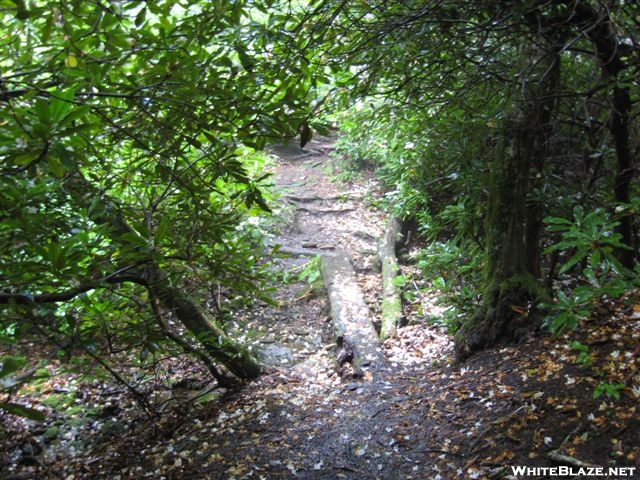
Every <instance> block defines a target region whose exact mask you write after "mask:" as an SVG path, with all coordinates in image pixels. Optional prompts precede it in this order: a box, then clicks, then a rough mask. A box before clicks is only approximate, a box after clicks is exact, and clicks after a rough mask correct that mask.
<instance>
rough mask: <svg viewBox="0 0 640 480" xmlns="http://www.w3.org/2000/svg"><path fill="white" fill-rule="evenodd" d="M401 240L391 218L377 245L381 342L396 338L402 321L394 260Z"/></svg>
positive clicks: (396, 221) (398, 226) (399, 229)
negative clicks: (380, 278) (380, 284)
mask: <svg viewBox="0 0 640 480" xmlns="http://www.w3.org/2000/svg"><path fill="white" fill-rule="evenodd" d="M402 238H403V236H402V224H401V222H400V220H399V219H398V218H396V217H391V219H390V220H389V223H388V225H387V229H386V231H385V233H384V236H383V237H382V238H381V239H380V242H379V243H378V258H379V259H380V265H381V267H382V312H381V318H380V340H381V341H385V340H386V339H387V338H392V337H395V336H396V332H397V328H398V323H399V322H400V320H401V319H402V299H401V297H400V289H399V288H398V283H397V277H398V273H399V268H398V261H397V259H396V249H397V247H398V245H399V243H400V242H401V240H402Z"/></svg>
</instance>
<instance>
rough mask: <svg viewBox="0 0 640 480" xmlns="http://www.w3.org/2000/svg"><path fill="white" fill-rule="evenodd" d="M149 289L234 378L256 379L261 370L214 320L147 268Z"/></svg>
mask: <svg viewBox="0 0 640 480" xmlns="http://www.w3.org/2000/svg"><path fill="white" fill-rule="evenodd" d="M147 270H148V273H147V277H148V279H147V282H148V288H149V291H150V292H151V294H152V296H153V297H155V298H157V299H158V301H160V302H161V305H162V307H164V308H165V309H167V310H169V311H171V312H172V313H173V315H175V317H176V318H177V319H178V320H179V321H180V323H182V325H184V326H185V328H186V329H187V330H188V331H189V332H190V333H191V334H193V335H194V337H196V339H197V340H198V341H199V342H200V344H201V345H202V346H203V347H204V349H205V351H206V353H207V354H208V355H209V356H211V357H212V358H214V359H215V360H217V361H218V362H220V363H221V364H222V365H224V366H225V367H227V368H228V369H229V371H230V372H231V373H233V374H234V375H235V376H236V377H238V378H242V379H251V378H257V377H258V376H260V374H261V373H262V370H263V367H262V365H261V364H260V363H259V362H258V360H256V359H255V358H254V357H253V356H252V355H251V354H249V352H248V351H247V350H246V349H244V348H242V347H241V346H240V345H238V344H237V343H235V342H233V341H232V340H231V339H230V338H229V337H228V336H227V334H226V333H225V332H224V330H223V329H222V327H221V326H220V325H219V324H218V322H217V321H216V319H215V318H214V317H213V315H211V314H210V313H209V312H208V311H207V310H206V309H205V308H203V307H202V305H200V304H199V303H198V302H196V301H195V300H194V299H192V298H190V297H189V296H187V295H186V294H185V293H184V292H182V291H181V290H180V289H178V288H176V287H173V286H172V285H171V283H170V282H169V280H168V279H167V278H166V275H165V274H164V273H163V272H162V271H159V270H156V269H153V268H151V267H149V268H148V269H147Z"/></svg>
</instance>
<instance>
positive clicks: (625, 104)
mask: <svg viewBox="0 0 640 480" xmlns="http://www.w3.org/2000/svg"><path fill="white" fill-rule="evenodd" d="M573 21H574V22H575V23H576V24H577V26H578V27H579V28H580V29H581V30H582V31H584V32H585V34H586V36H587V37H588V38H589V39H590V40H591V41H592V42H593V46H594V50H595V55H596V56H597V58H598V60H599V61H600V68H601V69H602V71H603V73H604V79H605V81H607V82H608V83H610V84H611V85H612V90H611V117H610V119H609V123H608V126H609V131H610V132H611V135H612V136H613V141H614V146H615V150H616V159H617V164H618V165H617V167H618V169H617V173H616V177H615V181H614V184H613V193H614V198H615V200H616V202H618V203H622V204H627V203H629V202H630V200H631V199H630V190H631V188H630V187H631V182H632V181H633V178H634V175H635V167H634V163H635V162H634V158H633V157H634V156H633V152H632V150H631V141H630V138H631V127H630V125H631V106H632V100H631V94H630V92H629V87H627V86H624V80H623V79H621V78H620V76H621V73H622V72H623V71H625V70H627V69H628V68H629V65H628V64H626V63H625V62H624V60H623V57H622V55H623V52H625V49H626V48H628V46H625V45H624V44H623V43H622V42H620V41H619V39H618V38H617V35H616V33H615V32H614V31H613V29H612V28H611V18H610V17H609V15H608V13H605V12H597V11H595V10H594V9H593V7H591V6H590V5H588V4H587V3H586V2H580V3H579V4H577V5H576V16H575V17H574V19H573ZM617 231H618V233H620V235H621V236H622V242H623V243H624V244H626V245H628V246H629V247H631V248H630V249H628V250H627V249H625V250H620V251H619V252H617V254H618V257H619V259H620V263H622V265H623V266H625V267H627V268H629V269H632V268H633V267H634V265H635V262H636V255H637V253H636V252H637V238H636V234H635V232H634V228H633V214H632V213H627V214H624V215H622V216H621V217H620V225H619V226H618V227H617Z"/></svg>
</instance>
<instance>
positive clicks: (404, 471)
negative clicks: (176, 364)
mask: <svg viewBox="0 0 640 480" xmlns="http://www.w3.org/2000/svg"><path fill="white" fill-rule="evenodd" d="M305 150H306V151H301V150H300V149H298V148H296V147H294V146H288V147H282V148H279V149H276V150H275V151H274V153H275V154H276V155H277V156H278V157H279V160H278V163H277V166H276V168H275V176H274V182H275V183H276V185H277V186H278V187H279V188H280V189H281V190H282V196H281V198H280V199H279V200H276V202H274V203H279V206H278V207H277V209H276V213H277V216H278V218H279V221H278V232H277V233H274V234H273V238H272V242H273V244H279V245H281V250H282V251H283V252H284V253H285V254H286V255H283V256H282V257H279V259H278V267H277V268H276V269H275V270H274V277H273V278H274V284H275V285H276V286H277V288H276V290H275V291H274V301H275V304H274V305H263V304H256V305H254V306H253V307H252V308H250V309H247V310H243V311H239V312H237V317H238V322H237V323H236V324H234V325H229V328H231V329H236V333H244V334H245V336H246V338H245V341H246V342H247V344H249V345H250V347H251V348H252V350H253V351H254V352H260V355H261V358H262V360H263V361H264V362H265V363H268V364H270V365H271V367H270V368H269V370H268V371H267V372H266V373H265V374H264V375H263V376H262V377H260V378H259V379H257V380H256V381H253V382H248V383H246V384H244V385H242V386H240V387H237V388H234V389H229V390H224V389H216V390H215V391H214V394H213V395H209V396H208V397H206V401H202V400H203V399H199V401H184V399H188V398H189V392H186V393H185V392H182V393H179V392H178V391H177V390H176V391H174V392H173V394H174V398H173V401H172V403H171V404H168V406H167V407H166V409H165V410H164V412H163V414H162V415H161V416H160V418H159V419H156V420H153V421H152V420H149V419H148V418H145V417H144V415H142V414H141V413H140V412H139V411H136V410H135V408H134V407H129V408H125V406H124V404H125V398H126V395H124V394H123V395H122V396H121V397H111V396H108V395H110V394H108V393H105V392H108V391H109V389H107V388H106V387H100V388H103V390H102V391H96V392H94V393H91V392H89V393H86V394H85V395H84V397H82V398H83V401H84V402H89V401H95V402H104V399H105V398H113V400H111V403H114V404H115V403H117V402H118V398H119V399H120V401H122V402H123V403H122V404H120V405H119V406H118V407H117V408H111V409H110V410H109V411H108V412H107V411H106V409H104V410H102V412H103V413H104V415H103V416H101V417H100V420H99V422H102V424H103V425H104V424H107V423H110V424H111V425H112V426H113V425H115V426H117V425H124V426H123V427H122V428H120V429H114V430H113V433H111V434H109V433H107V432H106V431H104V430H101V429H100V428H98V427H95V428H93V427H91V428H89V427H87V428H85V427H77V428H76V427H74V428H76V431H75V434H74V435H75V436H74V437H73V438H74V439H75V441H76V445H78V447H77V448H70V447H67V449H66V450H58V452H57V453H56V452H55V451H54V452H50V453H49V457H47V458H44V457H39V459H38V460H37V462H35V463H31V464H26V463H23V464H20V465H18V466H16V465H15V464H14V465H13V466H12V467H10V468H9V467H7V465H5V467H4V469H3V470H0V474H2V475H0V476H2V478H3V479H7V480H11V479H13V480H17V479H26V478H43V479H44V478H51V479H69V480H71V479H73V480H79V479H105V480H106V479H109V480H114V479H121V480H124V479H140V478H152V479H175V480H178V479H180V480H186V479H194V480H196V479H198V480H199V479H225V480H226V479H228V480H231V479H281V478H282V479H284V478H286V479H289V478H292V479H318V480H324V479H326V480H329V479H331V480H333V479H348V480H360V479H385V480H388V479H399V480H400V479H454V478H478V479H480V478H484V479H494V478H516V477H509V476H508V475H510V474H511V470H510V466H516V465H527V466H550V465H553V464H557V463H556V462H554V461H552V460H550V458H549V454H550V453H553V452H555V453H556V454H562V455H565V456H566V457H567V458H569V459H573V460H576V461H578V460H581V461H584V462H587V463H589V464H596V465H600V466H608V465H611V464H612V462H615V460H616V458H618V459H619V460H620V462H623V463H622V464H624V465H630V464H631V465H633V464H634V462H636V463H637V461H638V460H637V459H638V456H639V454H640V447H638V445H640V439H639V438H638V435H639V434H638V432H639V431H640V428H639V427H640V425H639V421H638V414H637V413H638V412H637V410H636V409H637V401H633V400H631V399H629V398H627V396H623V397H622V398H621V400H619V401H617V402H612V401H610V399H603V398H601V399H593V395H592V393H593V382H594V381H595V380H594V379H593V378H592V377H590V376H589V375H588V372H586V371H585V369H584V368H583V366H581V365H578V364H576V363H575V362H571V361H561V357H571V356H572V355H573V354H574V352H572V351H571V350H570V349H568V347H566V343H567V342H566V341H565V340H563V339H551V338H549V337H548V336H546V335H543V334H539V335H535V336H531V337H529V338H527V339H526V340H525V341H524V342H523V343H522V344H521V345H517V346H508V347H504V348H500V349H495V350H490V351H487V352H484V353H482V354H480V355H477V356H476V357H474V358H472V359H471V360H470V361H469V362H467V364H465V365H463V366H455V365H453V363H452V358H453V352H452V346H451V341H450V339H449V337H448V335H446V333H445V332H443V331H441V330H440V329H438V328H436V327H433V326H431V325H429V324H428V323H427V322H426V320H425V319H424V316H425V315H423V316H422V317H420V316H418V315H416V314H415V312H414V313H413V314H411V318H409V319H408V320H409V324H408V325H407V326H404V327H402V328H400V329H399V331H398V337H397V338H394V339H391V340H388V341H386V342H385V343H384V345H383V352H384V357H385V362H384V365H383V366H382V367H381V368H380V369H379V370H378V372H377V373H378V374H377V375H376V378H375V379H373V378H371V377H366V376H365V377H364V378H355V379H354V378H343V377H341V376H340V375H339V374H338V371H337V368H336V367H337V364H336V360H335V353H336V348H335V342H334V339H333V337H332V332H331V328H330V322H329V308H328V305H327V300H326V296H325V295H324V293H323V291H322V288H321V283H319V281H318V280H319V279H318V278H317V275H316V274H314V272H316V270H314V268H313V263H310V262H312V259H313V256H314V255H315V254H323V253H327V252H332V251H334V249H338V248H339V249H343V250H345V251H347V252H349V254H350V255H351V258H352V261H353V265H354V269H355V272H356V273H357V276H358V280H359V283H360V286H361V289H362V291H363V292H364V296H365V298H366V301H367V303H368V304H369V306H370V310H371V313H372V316H373V318H374V319H375V317H376V315H377V313H378V308H379V303H380V298H379V297H380V278H379V277H380V275H379V272H378V270H377V268H376V266H375V251H376V242H377V239H378V238H379V237H380V236H381V235H382V230H383V226H382V225H383V223H384V215H383V213H382V212H380V211H379V210H376V209H374V208H371V207H370V205H371V203H373V202H372V200H373V201H375V198H376V195H380V192H379V189H378V187H377V186H376V184H375V182H374V181H373V180H370V179H369V180H367V179H358V180H357V181H354V182H352V183H347V182H340V181H335V179H332V176H335V175H337V174H338V173H339V168H338V164H337V163H336V161H335V160H334V159H333V158H332V157H331V156H330V155H329V154H330V152H331V150H332V146H331V144H330V143H329V142H325V141H320V142H312V143H311V144H310V145H309V146H308V147H307V148H306V149H305ZM303 272H305V273H303ZM611 309H612V310H611V312H609V314H607V315H604V314H603V315H602V316H601V318H600V319H599V320H597V322H596V323H595V324H594V328H595V329H596V331H599V332H601V334H602V337H603V338H605V340H604V341H602V342H601V343H598V344H597V348H598V349H600V350H597V351H596V350H595V348H596V347H594V350H593V354H594V355H597V354H601V355H611V354H612V353H613V352H619V355H618V357H625V352H627V351H632V345H633V338H634V335H635V334H637V331H638V330H637V328H638V322H640V320H638V318H637V317H635V318H634V317H633V316H632V317H631V319H630V318H629V315H628V313H629V312H628V311H626V310H622V307H620V306H616V305H612V306H611ZM638 316H640V315H638ZM247 331H252V332H253V335H251V336H247V335H246V332H247ZM613 331H616V332H619V333H620V336H619V337H616V339H609V340H606V338H609V337H606V334H607V332H613ZM625 332H627V333H628V335H625ZM634 332H635V333H634ZM585 343H586V340H585ZM616 358H617V357H616ZM565 360H566V359H565ZM629 365H630V366H628V369H629V370H628V371H629V373H631V371H632V365H633V362H631V363H630V364H629ZM625 368H627V367H625ZM633 368H636V367H633ZM177 373H178V374H185V373H186V374H187V375H188V374H189V373H191V372H189V371H188V370H185V369H184V368H182V369H181V370H180V369H177ZM593 375H595V373H594V374H593ZM177 380H178V378H176V381H177ZM59 388H62V387H59ZM65 388H66V387H65ZM77 388H80V387H77ZM180 395H182V397H180ZM181 398H182V399H183V400H181ZM129 403H131V402H129ZM72 420H73V418H69V419H68V422H69V423H71V422H72ZM96 423H97V422H96ZM92 428H93V430H92ZM100 432H102V433H100ZM67 433H68V432H67ZM65 435H66V434H65ZM42 436H43V432H42V431H38V430H35V429H32V430H31V431H29V433H28V436H27V434H25V436H24V437H22V438H23V440H20V442H24V438H41V437H42ZM62 436H64V435H61V437H62ZM21 444H22V443H21ZM80 444H82V448H80ZM47 448H49V450H51V449H52V448H53V447H52V446H49V447H47V446H46V445H45V451H46V449H47ZM5 450H6V451H5V455H4V458H5V459H6V458H8V456H9V455H10V454H11V451H10V449H9V447H7V445H6V444H5ZM14 458H17V457H15V456H14Z"/></svg>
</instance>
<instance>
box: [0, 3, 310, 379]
mask: <svg viewBox="0 0 640 480" xmlns="http://www.w3.org/2000/svg"><path fill="white" fill-rule="evenodd" d="M0 7H1V10H0V16H1V18H0V21H1V23H2V33H1V39H0V41H1V44H2V49H3V56H2V59H0V102H1V104H2V110H3V114H2V120H1V124H2V131H1V133H0V156H1V157H0V158H1V159H2V169H1V171H0V182H1V185H0V215H1V216H2V223H1V226H0V229H1V230H0V242H1V245H2V253H1V254H0V271H1V272H2V273H1V274H0V304H2V306H1V308H2V319H1V325H0V332H1V338H2V340H3V341H4V342H15V341H19V339H20V338H21V337H22V336H23V335H25V334H27V333H29V334H33V333H36V334H38V335H42V336H44V337H46V338H48V339H49V340H52V341H54V342H56V343H57V344H58V345H59V346H60V348H61V349H62V350H63V351H64V352H66V353H67V354H68V353H73V352H79V351H80V352H82V351H84V353H85V354H90V355H92V356H96V357H98V356H100V358H101V356H102V355H104V354H116V353H118V352H123V351H124V352H138V354H139V356H140V359H141V361H142V362H144V361H145V360H146V359H148V358H152V357H153V355H151V356H150V355H149V354H150V353H151V354H156V353H158V352H160V351H161V350H162V349H164V348H167V341H168V342H169V344H177V345H178V346H179V347H180V349H183V350H187V351H189V352H190V353H194V352H195V353H197V354H198V355H200V356H201V358H203V359H205V360H206V359H207V358H208V359H209V360H208V362H210V361H211V358H213V359H215V360H217V361H220V362H221V363H223V364H227V366H228V367H230V369H231V370H232V371H233V373H235V374H236V375H239V376H253V375H255V374H257V373H258V370H259V369H257V367H256V365H255V364H253V363H252V362H251V359H250V356H249V355H248V354H247V353H246V352H245V351H244V350H243V349H242V348H241V347H240V346H238V345H235V344H234V342H233V341H232V340H231V339H228V338H227V337H226V335H225V333H224V330H223V328H222V327H221V325H220V323H219V322H218V320H219V319H220V318H222V317H223V316H224V315H223V313H224V311H222V312H220V311H219V312H218V313H217V315H216V316H217V317H218V318H214V317H213V316H212V315H210V314H209V312H211V311H212V310H215V308H217V309H218V310H224V305H222V304H220V302H218V304H217V305H211V304H205V303H206V302H209V301H210V299H211V300H212V299H213V298H218V299H221V298H222V299H224V298H228V299H235V298H238V297H242V298H248V297H249V296H251V295H254V296H255V295H257V296H262V297H263V298H264V299H265V300H268V296H265V295H264V292H263V293H261V291H262V289H263V286H262V284H261V282H260V280H259V277H260V272H261V270H262V269H263V266H264V258H267V255H264V256H261V255H260V254H259V252H260V250H259V249H256V247H259V243H258V244H256V241H258V242H259V238H258V237H259V235H258V236H257V235H256V228H257V227H256V222H255V221H247V219H248V218H249V217H251V216H255V215H258V214H260V213H264V212H265V211H268V210H269V207H268V206H267V202H266V200H265V197H264V194H263V192H262V190H261V185H262V184H264V180H265V178H266V174H265V169H264V166H265V162H268V156H266V155H265V154H264V153H262V152H261V149H262V147H263V146H264V145H265V144H267V143H268V142H276V141H282V139H283V138H289V137H292V136H293V135H294V134H295V132H296V131H297V129H298V128H299V127H300V125H301V124H303V123H305V121H306V119H307V117H308V115H309V112H310V110H311V109H312V108H313V106H312V104H311V102H310V100H309V99H310V96H309V95H310V90H311V88H312V82H314V80H313V75H311V74H308V73H309V72H308V71H307V70H306V68H307V67H306V64H305V62H304V61H303V60H304V58H302V57H298V56H296V55H295V52H293V50H292V51H291V52H292V53H289V51H284V50H282V49H281V48H280V46H279V45H281V44H282V43H283V42H285V41H287V39H288V38H289V35H290V34H289V32H288V31H287V29H288V28H290V25H289V23H290V16H288V15H287V14H286V13H283V12H278V11H275V10H268V9H267V7H266V6H263V5H261V4H260V3H259V2H246V3H245V2H223V1H216V2H196V1H193V2H180V3H175V2H169V1H155V2H141V1H130V2H99V1H95V2H93V1H91V2H76V1H71V2H67V1H60V2H29V3H28V4H25V3H24V2H22V1H16V2H13V1H10V0H8V1H3V2H1V3H0ZM285 60H286V61H285ZM301 70H302V71H304V72H305V74H300V71H301ZM211 292H216V295H215V296H214V295H212V294H211ZM194 319H195V320H194ZM185 330H186V333H189V334H190V335H191V337H192V339H189V338H185V337H184V335H183V333H184V332H185ZM193 340H198V341H199V343H200V344H201V346H202V347H203V349H202V350H195V343H194V341H193ZM132 349H133V350H132ZM225 350H226V351H225ZM239 357H240V358H242V360H243V361H246V362H249V365H251V367H250V368H245V367H246V365H245V366H239V365H235V367H234V366H233V365H234V362H236V361H237V359H238V358H239ZM245 357H246V358H245ZM101 361H103V362H104V360H101ZM209 364H210V367H211V368H212V370H213V371H214V372H216V370H215V366H214V365H213V364H212V363H209ZM220 378H222V376H220Z"/></svg>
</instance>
